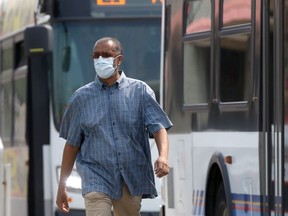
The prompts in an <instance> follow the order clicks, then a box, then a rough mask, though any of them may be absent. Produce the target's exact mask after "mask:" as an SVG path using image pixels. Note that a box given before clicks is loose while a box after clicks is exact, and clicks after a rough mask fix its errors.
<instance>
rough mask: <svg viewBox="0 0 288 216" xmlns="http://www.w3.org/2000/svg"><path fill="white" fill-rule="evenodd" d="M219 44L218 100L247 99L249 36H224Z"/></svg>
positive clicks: (249, 77)
mask: <svg viewBox="0 0 288 216" xmlns="http://www.w3.org/2000/svg"><path fill="white" fill-rule="evenodd" d="M220 44H221V49H220V100H221V102H233V101H247V100H248V96H249V95H250V94H249V93H250V90H251V80H252V76H251V74H252V73H251V46H250V37H249V35H233V36H226V37H222V38H221V39H220Z"/></svg>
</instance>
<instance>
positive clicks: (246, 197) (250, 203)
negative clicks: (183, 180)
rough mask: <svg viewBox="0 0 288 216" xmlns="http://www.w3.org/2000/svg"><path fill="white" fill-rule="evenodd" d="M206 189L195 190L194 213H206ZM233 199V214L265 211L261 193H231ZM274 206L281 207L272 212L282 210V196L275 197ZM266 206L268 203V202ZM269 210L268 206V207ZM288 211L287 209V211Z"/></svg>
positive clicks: (255, 213) (193, 198) (258, 213)
mask: <svg viewBox="0 0 288 216" xmlns="http://www.w3.org/2000/svg"><path fill="white" fill-rule="evenodd" d="M204 194H205V193H204V191H203V190H193V194H192V202H193V209H192V213H193V215H203V214H204V204H205V200H204ZM231 199H232V210H233V215H235V216H237V215H243V216H244V215H251V213H253V215H254V216H258V215H259V216H260V215H261V214H262V211H263V208H262V207H263V206H262V205H263V202H262V199H263V198H262V196H260V195H250V194H231ZM273 203H274V205H273V206H272V208H273V207H277V206H278V207H279V209H271V211H272V212H275V213H277V212H279V213H280V212H281V209H282V206H281V198H280V197H275V198H274V202H273ZM266 206H268V204H267V203H266ZM266 209H267V210H268V208H266ZM285 210H286V209H285ZM285 212H287V211H285Z"/></svg>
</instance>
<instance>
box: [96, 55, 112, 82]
mask: <svg viewBox="0 0 288 216" xmlns="http://www.w3.org/2000/svg"><path fill="white" fill-rule="evenodd" d="M114 59H115V58H113V57H108V58H102V56H99V58H98V59H94V67H95V71H96V74H97V76H99V77H100V78H103V79H107V78H109V77H111V76H112V75H113V74H114V72H115V71H116V67H113V63H114Z"/></svg>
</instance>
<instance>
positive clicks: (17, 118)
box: [13, 67, 27, 146]
mask: <svg viewBox="0 0 288 216" xmlns="http://www.w3.org/2000/svg"><path fill="white" fill-rule="evenodd" d="M26 89H27V70H26V67H22V68H19V69H17V70H16V71H15V75H14V110H13V112H14V134H13V141H14V145H15V146H26V138H25V135H26V134H25V133H26V130H25V129H26V110H27V106H26V104H27V100H26V98H27V90H26Z"/></svg>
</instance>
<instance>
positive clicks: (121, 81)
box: [95, 71, 126, 89]
mask: <svg viewBox="0 0 288 216" xmlns="http://www.w3.org/2000/svg"><path fill="white" fill-rule="evenodd" d="M119 74H120V77H119V79H118V80H116V82H115V83H114V85H115V84H116V85H117V87H118V88H121V87H122V86H123V85H124V81H125V78H126V75H125V73H124V71H119ZM95 82H96V84H97V85H98V86H99V87H100V88H101V89H105V87H106V86H107V85H106V84H105V83H103V82H102V81H101V80H100V79H99V78H98V76H97V75H96V78H95Z"/></svg>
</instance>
